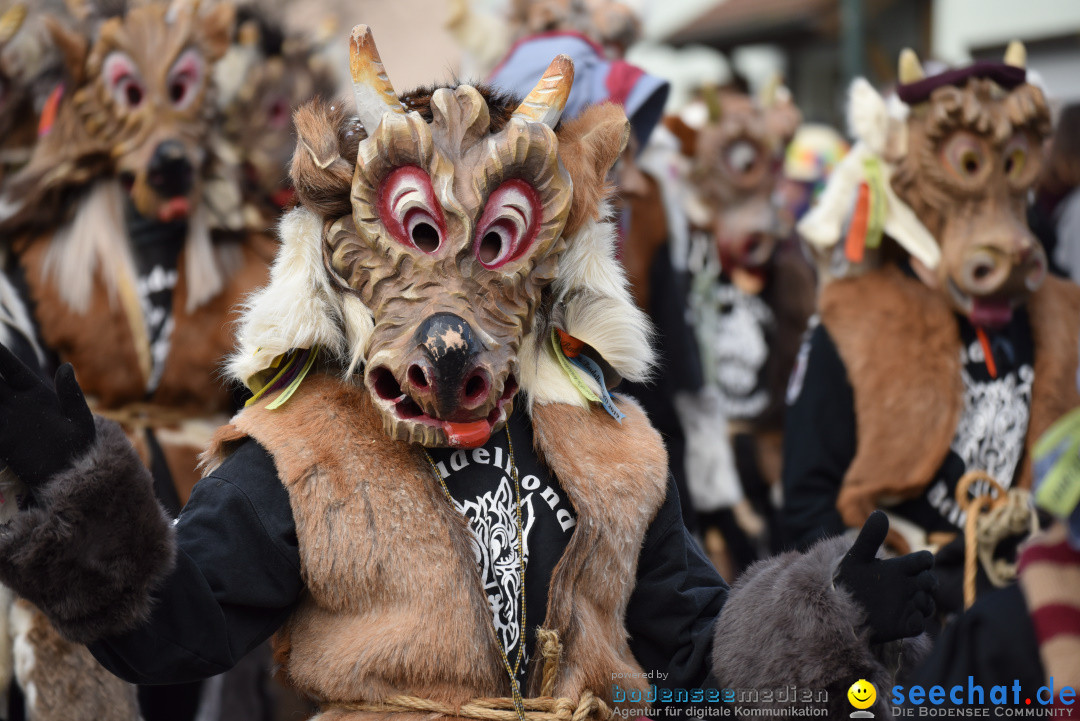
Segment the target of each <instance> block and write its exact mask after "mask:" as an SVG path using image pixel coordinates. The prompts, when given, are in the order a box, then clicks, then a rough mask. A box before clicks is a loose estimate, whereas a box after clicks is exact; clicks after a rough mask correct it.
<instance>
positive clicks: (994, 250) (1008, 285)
mask: <svg viewBox="0 0 1080 721" xmlns="http://www.w3.org/2000/svg"><path fill="white" fill-rule="evenodd" d="M1025 57H1026V52H1025V50H1024V46H1023V45H1021V44H1020V43H1019V42H1013V43H1011V44H1010V45H1009V48H1008V50H1007V51H1006V53H1005V61H1004V63H991V62H980V63H976V64H974V65H972V66H969V67H967V68H961V69H958V70H952V71H948V72H945V73H942V74H940V75H936V76H933V77H929V78H927V77H924V75H923V70H922V67H921V65H920V64H919V60H918V58H917V57H916V56H915V53H914V52H912V51H911V50H905V51H904V52H903V53H902V54H901V56H900V72H899V77H900V85H899V87H898V90H897V96H898V97H897V98H893V99H891V100H890V101H889V102H888V103H887V102H886V101H885V100H884V99H883V98H882V97H881V96H880V95H879V94H878V93H877V92H876V91H875V90H874V89H873V88H872V87H871V86H870V84H869V83H867V82H866V81H865V80H862V79H859V80H856V81H855V82H854V83H853V84H852V86H851V92H850V101H849V103H848V107H849V123H850V125H851V127H852V131H853V133H854V135H855V136H856V138H857V139H858V142H857V143H856V145H855V146H854V147H853V148H852V151H851V152H850V153H849V154H848V155H847V156H846V157H845V158H844V160H843V161H841V163H840V165H839V166H838V167H837V169H836V171H835V172H834V173H833V175H832V177H831V178H830V180H829V184H828V186H827V187H826V189H825V191H824V192H823V193H822V195H821V197H820V198H819V201H818V204H817V206H815V207H814V208H813V209H812V210H811V211H810V212H809V213H807V214H806V216H804V217H803V219H802V220H801V221H800V222H799V226H798V229H799V233H800V234H801V235H802V236H803V237H804V238H806V239H807V241H808V242H810V243H811V244H812V245H814V246H816V247H818V248H819V249H828V248H832V247H836V246H837V244H838V243H839V242H840V240H841V233H842V231H843V225H844V223H845V222H846V221H847V220H848V219H849V218H850V217H851V207H852V201H853V199H854V198H855V197H856V196H857V195H859V194H860V193H862V192H863V191H865V190H867V189H869V191H870V195H871V196H877V197H878V198H879V201H880V211H879V212H877V213H875V215H877V216H878V217H879V218H880V226H879V228H880V230H879V232H881V231H883V232H884V234H885V235H886V236H888V237H890V238H892V239H893V240H895V241H896V242H897V244H898V245H899V246H900V247H901V248H902V249H903V250H904V251H906V252H907V253H908V254H909V256H910V258H911V265H912V268H913V269H914V270H915V273H916V274H917V275H918V276H919V278H920V279H921V280H922V281H923V282H924V283H926V284H927V285H928V286H930V287H931V288H934V289H936V290H938V291H940V292H942V293H944V294H945V296H946V297H947V298H948V300H949V302H950V303H951V304H952V306H953V307H954V308H955V309H956V310H957V311H958V312H960V313H963V314H964V315H966V316H968V318H969V319H970V320H971V322H972V323H973V324H975V325H976V326H983V327H990V328H993V327H998V326H1002V325H1004V324H1006V323H1008V322H1009V320H1010V319H1011V318H1012V313H1013V310H1014V309H1015V308H1016V307H1017V306H1019V305H1021V304H1022V303H1024V302H1025V300H1026V299H1027V298H1028V296H1029V295H1030V294H1031V293H1033V292H1035V291H1036V290H1038V289H1039V287H1040V286H1041V285H1042V283H1043V280H1044V279H1045V277H1046V264H1047V263H1046V253H1045V251H1044V250H1043V249H1042V247H1041V246H1040V245H1039V243H1038V241H1037V240H1036V239H1035V237H1034V236H1033V235H1032V233H1031V231H1030V230H1029V229H1028V226H1027V214H1026V208H1027V194H1028V191H1029V190H1030V189H1031V187H1032V186H1033V185H1034V183H1035V180H1036V178H1038V176H1039V171H1040V169H1041V166H1042V144H1043V140H1044V139H1045V138H1046V137H1047V135H1048V134H1049V133H1050V113H1049V111H1048V109H1047V106H1046V99H1045V98H1044V97H1043V94H1042V91H1041V90H1039V88H1037V87H1035V86H1034V85H1031V84H1030V83H1028V82H1027V73H1026V70H1025V69H1024V65H1025ZM870 168H875V169H877V172H875V173H873V174H869V173H868V169H870ZM875 177H876V178H877V179H878V180H877V181H875ZM860 187H861V188H862V190H860ZM860 202H861V201H860ZM869 205H871V206H872V205H875V204H874V203H871V204H869ZM862 225H863V226H865V225H866V223H865V222H864V223H862ZM851 226H852V227H860V226H859V224H857V223H855V222H852V223H851ZM847 236H848V243H850V242H851V239H852V237H853V236H852V231H851V230H850V229H849V230H848V231H847ZM882 249H883V250H884V249H885V246H882ZM834 255H835V252H834ZM867 257H868V258H870V254H869V253H868V254H867ZM883 259H884V258H883V257H882V258H877V259H875V260H873V262H875V263H877V262H881V261H882V260H883ZM854 272H858V268H856V269H855V270H854Z"/></svg>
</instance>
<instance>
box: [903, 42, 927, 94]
mask: <svg viewBox="0 0 1080 721" xmlns="http://www.w3.org/2000/svg"><path fill="white" fill-rule="evenodd" d="M925 77H926V74H925V73H923V69H922V65H921V64H920V63H919V56H918V55H916V54H915V51H914V50H912V49H911V48H904V49H903V50H901V51H900V72H899V79H900V84H901V85H909V84H911V83H917V82H919V81H920V80H922V79H923V78H925Z"/></svg>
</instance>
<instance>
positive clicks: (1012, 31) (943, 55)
mask: <svg viewBox="0 0 1080 721" xmlns="http://www.w3.org/2000/svg"><path fill="white" fill-rule="evenodd" d="M933 28H934V30H933V33H934V37H933V48H934V55H935V57H937V58H940V59H941V60H944V61H945V62H948V63H950V64H958V63H965V62H968V61H969V60H971V54H970V49H971V48H977V47H980V46H986V45H995V44H1003V43H1007V42H1009V41H1010V40H1012V39H1014V38H1019V39H1021V40H1023V39H1027V38H1030V39H1036V38H1044V37H1052V36H1061V35H1067V34H1069V33H1075V32H1080V2H1077V0H936V1H935V2H934V18H933ZM1078 70H1080V68H1078Z"/></svg>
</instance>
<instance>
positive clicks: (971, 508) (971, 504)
mask: <svg viewBox="0 0 1080 721" xmlns="http://www.w3.org/2000/svg"><path fill="white" fill-rule="evenodd" d="M976 481H985V482H986V483H987V484H988V485H989V486H990V487H991V489H993V491H994V492H995V493H993V494H992V493H984V494H981V495H979V496H976V497H975V498H972V499H969V498H968V489H969V488H970V487H971V484H972V483H975V482H976ZM956 503H957V504H958V505H959V506H960V508H961V510H963V511H965V512H966V513H967V520H966V521H965V522H964V608H965V609H968V608H971V604H973V603H975V579H976V575H977V573H978V568H977V566H976V565H975V561H976V559H978V561H979V562H981V563H982V567H983V570H985V571H986V576H987V578H989V579H990V583H992V584H994V586H996V587H997V588H1002V587H1004V586H1006V585H1008V584H1009V583H1010V582H1011V581H1013V580H1014V579H1015V578H1016V562H1015V561H1007V560H1006V559H1004V558H994V550H995V549H996V548H997V547H998V544H1000V543H1001V542H1002V541H1004V540H1005V539H1006V538H1011V537H1014V536H1026V535H1029V534H1030V533H1032V532H1033V531H1034V530H1035V529H1036V528H1038V519H1037V517H1036V515H1035V509H1034V508H1033V507H1032V504H1031V494H1030V493H1028V492H1027V491H1026V490H1024V489H1022V488H1010V489H1009V490H1008V491H1007V492H1006V491H1005V489H1004V488H1002V487H1001V484H999V483H998V482H997V481H995V480H994V479H993V477H991V476H990V474H989V473H987V472H986V471H968V472H967V473H965V474H964V475H963V476H962V477H961V478H960V481H959V482H958V483H957V484H956Z"/></svg>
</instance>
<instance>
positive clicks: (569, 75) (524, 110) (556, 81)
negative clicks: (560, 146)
mask: <svg viewBox="0 0 1080 721" xmlns="http://www.w3.org/2000/svg"><path fill="white" fill-rule="evenodd" d="M573 84H574V61H573V60H571V59H570V56H569V55H559V56H557V57H556V58H555V59H554V60H552V61H551V65H548V68H547V70H545V71H544V76H543V77H542V78H540V82H538V83H537V84H536V87H535V88H533V89H532V92H530V93H529V94H528V96H527V97H526V98H525V99H524V100H522V101H521V105H519V106H517V109H516V110H515V111H514V115H513V117H515V118H525V119H526V120H531V121H533V122H536V123H543V124H544V125H547V126H548V127H549V128H554V127H555V126H556V125H557V124H558V122H559V118H560V117H561V116H562V111H563V108H565V107H566V100H567V98H569V97H570V88H571V86H573Z"/></svg>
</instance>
